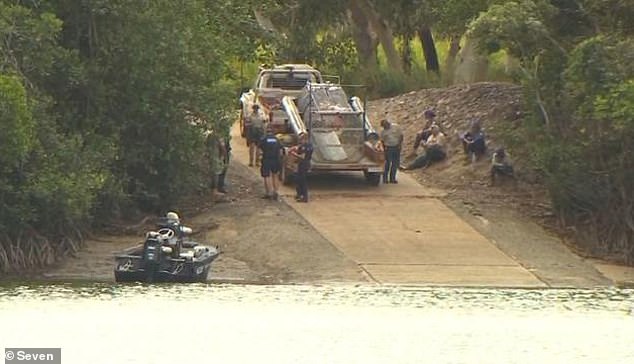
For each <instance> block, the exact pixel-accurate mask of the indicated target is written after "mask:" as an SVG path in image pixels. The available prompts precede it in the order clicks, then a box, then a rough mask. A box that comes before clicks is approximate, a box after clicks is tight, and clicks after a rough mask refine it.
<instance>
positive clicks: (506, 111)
mask: <svg viewBox="0 0 634 364" xmlns="http://www.w3.org/2000/svg"><path fill="white" fill-rule="evenodd" d="M521 98H522V89H521V87H520V86H517V85H513V84H508V83H492V82H484V83H476V84H470V85H458V86H452V87H448V88H443V89H424V90H419V91H413V92H410V93H407V94H404V95H399V96H396V97H394V98H389V99H381V100H375V101H372V102H370V103H369V107H368V111H369V113H370V116H371V118H372V120H373V121H375V122H377V123H378V121H379V120H381V119H383V118H385V117H386V116H387V117H388V118H390V119H391V120H393V121H395V122H396V123H398V124H399V125H400V126H401V127H402V128H403V130H404V133H405V144H404V146H403V153H402V155H403V156H408V155H409V154H410V153H411V152H412V149H413V148H412V147H413V144H414V139H415V136H416V133H417V132H418V131H420V130H421V128H422V127H423V126H424V123H425V122H424V118H423V112H424V111H425V110H426V109H428V108H431V109H433V110H435V112H436V114H437V117H436V122H437V123H438V124H439V125H440V127H441V129H442V130H443V132H444V133H445V134H446V136H447V137H448V140H449V148H448V149H449V150H448V157H447V160H445V161H443V162H440V163H438V164H436V165H433V166H431V167H429V168H427V169H424V170H417V171H412V172H411V173H412V174H413V175H414V176H415V177H416V178H417V179H418V180H419V181H420V182H421V183H423V184H426V185H431V186H433V187H437V188H441V189H443V190H445V191H447V193H448V195H447V197H446V198H445V199H444V201H445V202H446V203H447V204H448V205H450V206H452V207H454V208H456V209H458V210H460V211H462V212H464V213H466V215H465V216H466V217H469V216H471V217H476V218H477V219H478V220H482V218H483V215H484V214H485V211H486V212H487V215H488V216H489V217H491V218H501V217H503V216H510V215H513V216H515V217H517V218H519V219H526V218H528V219H530V220H531V221H532V222H535V223H538V224H539V225H541V226H544V227H547V228H548V229H550V230H557V232H558V233H561V232H562V230H561V229H560V228H559V227H558V226H557V224H556V221H555V219H554V214H553V212H552V208H551V204H550V200H549V196H548V192H547V190H546V188H545V187H544V186H543V185H541V184H540V183H539V178H538V176H537V175H536V174H535V173H534V172H533V171H531V170H529V169H528V168H527V166H526V164H525V163H523V161H524V160H525V158H524V156H522V155H521V154H518V153H514V149H513V145H504V144H503V142H502V141H501V139H502V138H501V135H502V134H503V133H505V132H508V130H511V129H513V128H517V127H518V126H519V125H521V122H522V100H521ZM472 118H478V119H480V121H481V125H482V127H483V129H484V132H485V135H486V138H487V147H488V154H487V156H486V157H484V158H482V159H481V160H479V161H478V162H476V163H475V164H471V163H470V162H469V161H468V160H467V158H466V155H465V154H464V152H463V150H462V145H461V142H460V140H459V137H458V135H459V134H460V133H463V132H465V131H467V130H468V128H469V122H470V120H471V119H472ZM497 147H505V148H506V150H507V151H510V154H511V157H512V160H513V161H514V164H515V167H516V171H517V176H518V181H517V183H516V184H510V183H507V184H502V185H500V186H496V187H491V186H489V171H490V160H491V154H492V152H493V150H495V149H496V148H497ZM419 152H422V148H420V149H419ZM460 211H459V212H460ZM495 222H496V224H497V225H499V223H500V222H499V221H497V220H495ZM572 246H573V247H574V245H572Z"/></svg>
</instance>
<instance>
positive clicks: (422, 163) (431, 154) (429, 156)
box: [403, 124, 447, 170]
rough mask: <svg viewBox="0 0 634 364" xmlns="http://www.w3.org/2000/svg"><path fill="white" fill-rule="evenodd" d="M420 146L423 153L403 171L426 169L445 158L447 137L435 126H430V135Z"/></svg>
mask: <svg viewBox="0 0 634 364" xmlns="http://www.w3.org/2000/svg"><path fill="white" fill-rule="evenodd" d="M422 146H423V148H425V153H423V154H421V155H419V156H418V157H416V159H415V160H414V161H413V162H412V163H410V164H409V165H407V166H405V167H404V168H403V169H404V170H410V169H416V168H421V167H428V166H429V165H430V164H432V163H434V162H438V161H441V160H443V159H445V157H447V149H446V148H447V137H446V136H445V134H443V133H442V132H441V131H440V127H439V126H438V125H437V124H434V125H432V126H431V135H430V136H429V138H427V141H426V142H424V143H422ZM414 152H416V150H414Z"/></svg>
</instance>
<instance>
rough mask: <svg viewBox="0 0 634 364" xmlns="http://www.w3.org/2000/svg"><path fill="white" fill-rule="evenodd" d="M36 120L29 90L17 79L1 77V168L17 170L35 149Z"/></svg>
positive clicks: (5, 170)
mask: <svg viewBox="0 0 634 364" xmlns="http://www.w3.org/2000/svg"><path fill="white" fill-rule="evenodd" d="M33 128H34V125H33V120H32V118H31V112H30V109H29V106H28V104H27V99H26V90H24V87H22V85H21V84H20V81H19V80H18V78H17V77H15V76H4V75H2V74H0V166H2V169H3V172H5V173H6V172H8V171H10V170H11V169H14V168H16V167H18V166H19V165H20V164H21V163H22V162H23V161H24V158H25V157H26V155H27V153H28V152H29V151H30V150H31V148H32V146H33V139H34V135H33Z"/></svg>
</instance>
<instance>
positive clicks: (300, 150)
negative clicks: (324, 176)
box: [294, 133, 313, 202]
mask: <svg viewBox="0 0 634 364" xmlns="http://www.w3.org/2000/svg"><path fill="white" fill-rule="evenodd" d="M294 151H295V153H296V154H297V156H298V157H299V164H298V165H297V173H296V174H295V183H296V186H295V191H296V192H297V195H296V196H295V201H298V202H308V181H307V179H306V177H307V175H308V171H309V170H310V160H311V159H312V157H313V145H312V144H311V142H310V138H309V137H308V134H307V133H302V134H300V135H299V145H298V146H297V147H296V148H295V149H294Z"/></svg>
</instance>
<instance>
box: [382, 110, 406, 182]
mask: <svg viewBox="0 0 634 364" xmlns="http://www.w3.org/2000/svg"><path fill="white" fill-rule="evenodd" d="M381 126H382V127H383V131H382V132H381V143H382V144H383V148H384V153H385V168H384V170H383V183H398V181H396V171H398V167H399V165H400V163H401V147H402V146H403V131H402V130H401V128H400V127H399V126H398V125H397V124H395V123H393V122H390V121H388V120H382V121H381Z"/></svg>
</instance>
